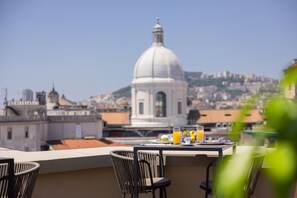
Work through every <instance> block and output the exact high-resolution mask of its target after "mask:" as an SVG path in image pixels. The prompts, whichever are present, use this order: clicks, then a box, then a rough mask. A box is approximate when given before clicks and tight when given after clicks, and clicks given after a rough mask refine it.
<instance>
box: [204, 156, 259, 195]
mask: <svg viewBox="0 0 297 198" xmlns="http://www.w3.org/2000/svg"><path fill="white" fill-rule="evenodd" d="M264 156H265V155H264V154H255V155H254V156H253V157H252V163H251V166H250V169H249V174H248V175H247V178H246V184H245V186H244V189H242V190H243V191H244V194H245V195H246V197H247V198H249V197H251V196H252V195H253V194H254V192H255V189H256V184H257V181H258V178H259V174H260V170H261V168H262V165H263V160H264ZM215 170H216V163H215V162H211V163H209V164H208V166H207V168H206V180H205V181H203V182H201V183H200V186H199V187H200V188H201V189H202V190H204V191H205V198H207V197H208V195H212V194H213V181H212V180H211V179H210V177H211V176H212V175H214V174H215V173H214V172H215Z"/></svg>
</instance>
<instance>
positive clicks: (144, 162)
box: [110, 151, 171, 197]
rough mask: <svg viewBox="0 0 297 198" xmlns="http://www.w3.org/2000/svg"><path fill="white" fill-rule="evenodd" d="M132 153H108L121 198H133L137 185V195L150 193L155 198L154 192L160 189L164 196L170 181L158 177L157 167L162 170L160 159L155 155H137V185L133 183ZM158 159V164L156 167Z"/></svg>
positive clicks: (143, 153) (140, 153)
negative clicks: (128, 197)
mask: <svg viewBox="0 0 297 198" xmlns="http://www.w3.org/2000/svg"><path fill="white" fill-rule="evenodd" d="M133 154H134V153H133V151H112V152H110V155H111V158H112V164H113V168H114V171H115V174H116V178H117V182H118V185H119V188H120V191H121V193H122V197H125V196H126V194H131V197H133V193H134V186H135V185H137V189H138V192H139V193H148V192H151V193H152V196H153V197H155V190H156V189H160V190H161V191H162V192H164V194H165V197H166V196H167V195H166V189H165V188H166V187H167V186H169V185H170V183H171V181H170V179H168V178H165V177H159V176H158V175H159V166H160V167H161V168H163V161H162V158H159V156H158V155H157V154H155V153H145V152H139V153H138V158H139V160H138V167H139V169H138V179H137V181H138V182H137V184H134V181H133V173H134V172H133V171H134V158H133ZM158 159H161V160H160V164H159V166H158Z"/></svg>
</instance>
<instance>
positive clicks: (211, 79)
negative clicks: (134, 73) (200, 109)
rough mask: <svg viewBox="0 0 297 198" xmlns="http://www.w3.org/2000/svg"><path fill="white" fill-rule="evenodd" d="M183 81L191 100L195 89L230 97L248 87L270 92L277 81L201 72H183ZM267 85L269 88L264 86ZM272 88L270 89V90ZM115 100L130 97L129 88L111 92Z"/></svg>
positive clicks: (194, 97)
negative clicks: (200, 88)
mask: <svg viewBox="0 0 297 198" xmlns="http://www.w3.org/2000/svg"><path fill="white" fill-rule="evenodd" d="M185 79H186V81H187V83H188V97H189V98H192V99H196V98H197V91H196V88H197V87H208V86H215V87H216V91H218V92H225V93H228V94H231V95H232V96H238V95H242V94H244V93H251V92H253V91H251V90H250V89H249V86H250V87H251V86H254V85H255V84H260V85H259V86H260V87H261V88H260V89H261V90H263V91H268V92H272V91H273V90H274V88H275V87H276V86H277V83H278V81H277V80H274V79H271V78H268V77H263V76H262V77H257V76H253V77H249V78H247V77H245V76H243V75H239V74H237V75H235V74H229V76H227V77H226V76H225V77H223V76H214V75H205V74H204V75H203V73H202V72H185ZM236 84H237V85H238V86H240V87H239V88H238V87H236V88H232V85H236ZM266 84H269V85H270V86H269V87H268V86H266ZM248 85H249V86H248ZM271 87H272V88H271ZM113 94H114V96H115V97H116V98H120V97H131V86H126V87H124V88H121V89H119V90H117V91H115V92H113Z"/></svg>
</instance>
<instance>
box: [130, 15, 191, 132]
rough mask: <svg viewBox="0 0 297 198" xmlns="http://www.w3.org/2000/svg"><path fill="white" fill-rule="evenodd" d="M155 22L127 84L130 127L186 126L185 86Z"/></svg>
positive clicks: (160, 29) (180, 67)
mask: <svg viewBox="0 0 297 198" xmlns="http://www.w3.org/2000/svg"><path fill="white" fill-rule="evenodd" d="M163 34H164V32H163V28H162V26H161V25H160V24H159V20H157V23H156V25H155V26H154V28H153V43H152V46H151V47H150V48H148V49H147V50H146V51H145V52H143V54H142V55H141V56H140V57H139V59H138V61H137V62H136V64H135V68H134V78H133V81H132V83H131V103H132V115H131V125H132V127H172V126H183V125H186V124H187V112H186V111H187V110H186V107H187V99H186V95H187V83H186V81H185V79H184V71H183V68H182V65H181V63H180V61H179V60H178V58H177V56H176V55H175V54H174V53H173V52H172V51H171V50H170V49H168V48H166V47H165V46H164V42H163Z"/></svg>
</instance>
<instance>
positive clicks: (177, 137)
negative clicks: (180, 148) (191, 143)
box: [172, 127, 182, 144]
mask: <svg viewBox="0 0 297 198" xmlns="http://www.w3.org/2000/svg"><path fill="white" fill-rule="evenodd" d="M181 135H182V132H181V131H180V128H179V127H173V133H172V138H173V144H180V139H181Z"/></svg>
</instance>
